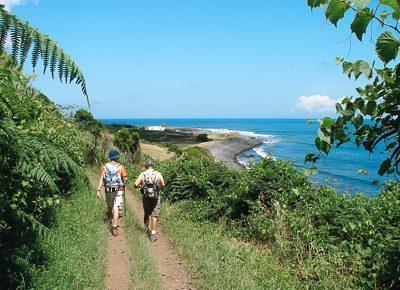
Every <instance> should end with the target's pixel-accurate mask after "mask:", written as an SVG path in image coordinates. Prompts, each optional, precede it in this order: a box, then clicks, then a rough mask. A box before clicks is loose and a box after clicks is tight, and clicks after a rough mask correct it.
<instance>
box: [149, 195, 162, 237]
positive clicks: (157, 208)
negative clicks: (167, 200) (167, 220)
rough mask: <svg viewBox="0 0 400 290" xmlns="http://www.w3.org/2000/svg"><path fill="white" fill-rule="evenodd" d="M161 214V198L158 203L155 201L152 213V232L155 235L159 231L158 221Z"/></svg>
mask: <svg viewBox="0 0 400 290" xmlns="http://www.w3.org/2000/svg"><path fill="white" fill-rule="evenodd" d="M159 214H160V198H158V199H157V201H155V202H154V201H153V204H152V211H151V231H152V232H153V233H154V232H155V231H156V230H157V219H158V216H159Z"/></svg>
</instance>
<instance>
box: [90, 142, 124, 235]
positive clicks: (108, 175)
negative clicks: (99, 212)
mask: <svg viewBox="0 0 400 290" xmlns="http://www.w3.org/2000/svg"><path fill="white" fill-rule="evenodd" d="M109 158H110V162H108V163H106V164H104V165H103V166H102V167H101V171H100V178H99V185H98V186H97V192H96V196H97V198H100V197H101V195H100V188H101V186H102V185H104V189H105V195H106V202H107V207H108V218H109V219H111V224H112V230H111V233H112V235H113V236H118V218H119V215H120V213H119V212H120V209H122V204H123V202H124V196H123V194H124V184H125V183H126V182H127V181H128V178H127V174H126V169H125V167H124V166H123V165H121V164H119V163H118V159H119V153H118V151H116V150H110V153H109Z"/></svg>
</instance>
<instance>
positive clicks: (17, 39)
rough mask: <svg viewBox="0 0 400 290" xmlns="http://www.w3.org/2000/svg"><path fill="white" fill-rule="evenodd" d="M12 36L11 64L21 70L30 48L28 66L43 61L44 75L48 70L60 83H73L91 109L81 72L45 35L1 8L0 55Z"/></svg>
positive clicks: (34, 65)
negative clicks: (79, 89) (79, 88)
mask: <svg viewBox="0 0 400 290" xmlns="http://www.w3.org/2000/svg"><path fill="white" fill-rule="evenodd" d="M8 35H10V36H11V56H12V59H13V61H14V63H17V62H19V65H20V67H21V68H22V67H23V65H24V64H25V61H26V59H27V58H28V55H29V51H30V50H31V47H32V44H33V49H32V53H31V64H32V68H33V70H35V68H36V66H37V64H38V62H39V59H41V60H42V61H43V73H46V69H47V68H48V67H49V68H50V72H51V76H52V78H54V74H55V72H56V69H57V70H58V77H59V78H60V80H61V81H62V80H63V79H64V81H65V82H66V83H67V82H68V81H69V82H70V83H71V82H72V81H74V80H75V83H76V84H78V85H80V86H81V90H82V93H83V94H84V95H85V96H86V101H87V103H88V106H89V108H90V103H89V97H88V93H87V88H86V81H85V78H84V77H83V73H82V71H81V70H80V69H79V67H78V66H77V65H76V64H75V63H74V62H73V61H72V59H71V58H70V57H69V56H68V55H67V54H66V53H65V52H64V51H63V50H62V49H61V48H60V47H59V46H58V45H57V44H56V42H54V41H53V40H51V39H50V38H49V37H48V36H47V35H44V34H42V33H40V32H39V31H38V30H36V29H35V28H33V27H31V26H30V25H29V24H28V23H27V22H25V21H22V20H20V19H19V18H17V17H16V16H15V15H14V14H12V13H10V12H8V11H6V10H4V7H3V6H2V5H0V53H5V49H6V48H5V46H6V40H7V36H8Z"/></svg>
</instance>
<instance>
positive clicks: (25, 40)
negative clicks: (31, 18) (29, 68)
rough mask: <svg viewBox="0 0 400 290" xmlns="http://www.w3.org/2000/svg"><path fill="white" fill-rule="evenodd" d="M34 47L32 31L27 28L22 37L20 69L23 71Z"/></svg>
mask: <svg viewBox="0 0 400 290" xmlns="http://www.w3.org/2000/svg"><path fill="white" fill-rule="evenodd" d="M31 45H32V29H30V28H29V27H25V28H24V29H23V31H22V35H21V49H20V61H19V62H20V68H21V69H22V68H23V66H24V63H25V61H26V58H27V56H28V52H29V49H30V48H31Z"/></svg>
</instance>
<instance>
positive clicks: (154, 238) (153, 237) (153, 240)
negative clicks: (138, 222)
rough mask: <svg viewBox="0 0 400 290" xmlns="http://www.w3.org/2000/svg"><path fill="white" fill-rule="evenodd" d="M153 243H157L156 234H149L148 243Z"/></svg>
mask: <svg viewBox="0 0 400 290" xmlns="http://www.w3.org/2000/svg"><path fill="white" fill-rule="evenodd" d="M155 241H157V234H151V233H150V242H155Z"/></svg>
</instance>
